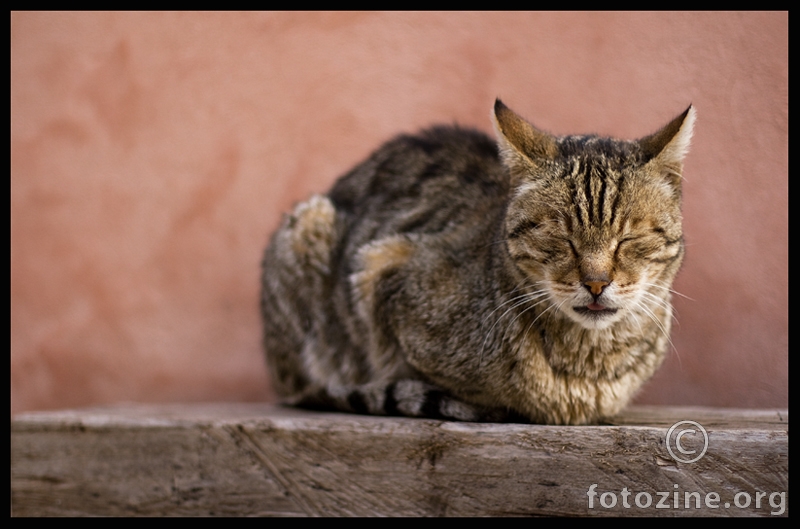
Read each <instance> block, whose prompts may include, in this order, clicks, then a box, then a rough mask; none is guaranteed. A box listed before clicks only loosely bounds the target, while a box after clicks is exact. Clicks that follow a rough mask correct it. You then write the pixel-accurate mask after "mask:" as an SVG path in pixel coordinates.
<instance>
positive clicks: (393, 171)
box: [328, 126, 509, 242]
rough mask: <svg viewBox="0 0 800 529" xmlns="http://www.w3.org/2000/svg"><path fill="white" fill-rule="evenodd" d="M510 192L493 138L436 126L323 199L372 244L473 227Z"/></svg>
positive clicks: (393, 148)
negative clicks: (381, 239) (389, 238)
mask: <svg viewBox="0 0 800 529" xmlns="http://www.w3.org/2000/svg"><path fill="white" fill-rule="evenodd" d="M508 190H509V179H508V174H507V171H505V170H504V168H503V166H502V164H501V161H500V157H499V154H498V150H497V143H496V142H495V141H494V140H492V139H491V138H489V137H488V136H487V135H486V134H484V133H482V132H480V131H477V130H473V129H468V128H462V127H458V126H437V127H433V128H429V129H426V130H423V131H421V132H420V133H418V134H414V135H401V136H397V137H396V138H394V139H392V140H390V141H389V142H387V143H385V144H384V145H383V146H382V147H380V148H379V149H378V150H376V151H375V152H374V153H373V154H372V155H371V156H370V157H369V158H368V159H367V160H366V161H364V162H363V163H361V164H360V165H358V166H357V167H355V168H354V169H353V170H352V171H350V172H349V173H347V174H346V175H345V176H343V177H342V178H340V179H339V180H338V181H337V182H336V184H335V185H334V186H333V188H332V189H331V191H330V193H329V194H328V196H329V198H330V200H331V202H332V203H333V205H334V207H335V208H336V210H337V212H339V213H340V214H342V215H343V216H344V217H345V218H346V219H347V224H348V231H353V230H355V231H360V230H359V228H358V226H360V225H367V224H368V225H369V226H365V227H366V228H367V230H366V231H368V232H369V233H363V236H366V237H367V238H368V239H372V238H376V237H380V236H382V235H388V234H397V233H429V234H430V233H437V232H441V231H443V230H445V229H447V228H448V227H455V226H461V225H464V223H465V222H467V223H468V224H471V222H469V220H470V219H471V218H475V219H477V218H479V216H480V215H485V214H486V212H487V210H491V209H497V208H498V206H500V205H502V204H503V203H504V201H505V199H506V196H507V194H508ZM351 235H356V234H352V233H351ZM357 238H359V239H361V238H362V237H357ZM362 242H363V241H362Z"/></svg>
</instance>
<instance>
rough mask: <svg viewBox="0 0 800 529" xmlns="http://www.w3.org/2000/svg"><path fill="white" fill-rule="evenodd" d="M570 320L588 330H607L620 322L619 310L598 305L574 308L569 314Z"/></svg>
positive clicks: (591, 304) (592, 304)
mask: <svg viewBox="0 0 800 529" xmlns="http://www.w3.org/2000/svg"><path fill="white" fill-rule="evenodd" d="M568 314H569V316H570V319H571V320H573V321H574V322H575V323H578V324H580V325H581V326H583V327H586V328H587V329H606V328H608V327H610V326H611V325H613V324H614V323H616V322H617V321H619V319H620V311H619V309H615V308H611V307H606V306H603V305H600V304H598V303H590V304H589V305H586V306H580V307H572V308H571V310H569V312H568Z"/></svg>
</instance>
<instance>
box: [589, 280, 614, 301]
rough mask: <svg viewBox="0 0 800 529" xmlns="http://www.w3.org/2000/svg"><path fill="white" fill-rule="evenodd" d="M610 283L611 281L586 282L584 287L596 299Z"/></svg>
mask: <svg viewBox="0 0 800 529" xmlns="http://www.w3.org/2000/svg"><path fill="white" fill-rule="evenodd" d="M608 283H609V281H604V280H593V281H584V282H583V286H585V287H586V289H587V290H588V291H589V292H591V294H592V295H593V296H594V297H595V298H596V297H597V296H599V295H600V294H602V293H603V289H604V288H606V286H607V285H608Z"/></svg>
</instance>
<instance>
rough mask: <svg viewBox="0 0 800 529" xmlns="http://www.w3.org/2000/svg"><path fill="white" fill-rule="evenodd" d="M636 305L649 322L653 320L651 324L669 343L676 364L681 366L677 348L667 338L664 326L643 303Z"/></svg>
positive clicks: (667, 334)
mask: <svg viewBox="0 0 800 529" xmlns="http://www.w3.org/2000/svg"><path fill="white" fill-rule="evenodd" d="M636 305H637V306H638V307H639V308H641V309H642V310H643V311H644V312H645V314H647V315H648V316H649V317H650V319H651V320H653V322H654V323H655V324H656V325H657V326H658V328H659V329H661V332H662V333H663V334H664V337H665V338H666V339H667V341H668V342H669V345H670V347H671V348H672V350H673V351H675V356H677V357H678V364H679V365H681V366H682V365H683V363H682V362H681V355H680V353H679V352H678V348H677V347H675V344H674V343H672V339H671V338H670V337H669V333H668V332H667V331H666V329H664V326H663V325H662V324H661V322H660V321H659V319H658V317H656V315H655V314H654V313H653V312H652V311H651V310H650V309H648V308H647V306H645V305H644V303H641V302H638V303H637V304H636Z"/></svg>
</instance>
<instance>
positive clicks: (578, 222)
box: [494, 99, 695, 329]
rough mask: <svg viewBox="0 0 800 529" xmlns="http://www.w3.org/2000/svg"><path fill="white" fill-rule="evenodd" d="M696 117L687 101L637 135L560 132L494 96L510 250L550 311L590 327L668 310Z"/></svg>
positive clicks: (679, 256)
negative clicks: (507, 182) (506, 178)
mask: <svg viewBox="0 0 800 529" xmlns="http://www.w3.org/2000/svg"><path fill="white" fill-rule="evenodd" d="M694 120H695V111H694V108H693V107H691V106H690V107H689V108H688V109H686V111H684V112H683V113H682V114H680V115H679V116H678V117H676V118H675V119H673V120H672V121H671V122H670V123H669V124H667V125H666V126H665V127H663V128H662V129H661V130H659V131H658V132H656V133H654V134H651V135H650V136H646V137H644V138H642V139H639V140H636V141H623V140H616V139H611V138H603V137H598V136H563V137H556V136H552V135H550V134H548V133H546V132H543V131H540V130H538V129H537V128H535V127H534V126H533V125H531V124H530V123H529V122H527V121H525V120H524V119H523V118H521V117H520V116H518V115H517V114H515V113H514V112H513V111H512V110H510V109H509V108H508V107H506V106H505V105H504V104H503V103H502V102H501V101H500V100H499V99H498V100H497V101H496V102H495V108H494V124H495V129H496V131H497V136H498V142H499V146H500V152H501V155H502V158H503V162H504V164H505V165H506V167H507V168H508V170H509V173H510V175H511V179H512V196H511V199H510V202H509V205H508V209H507V213H506V219H505V230H506V247H507V249H508V252H509V255H510V256H511V258H512V261H513V263H514V265H515V266H516V268H517V270H518V271H519V272H520V274H521V275H522V277H523V278H525V279H527V283H528V284H529V287H532V288H533V289H534V290H535V291H536V292H537V294H541V296H540V298H537V300H541V301H542V302H546V303H547V304H549V305H548V306H547V308H546V310H548V311H554V312H560V313H561V314H563V315H566V316H567V317H568V318H570V319H571V320H572V321H575V322H577V323H579V324H580V325H582V326H583V327H586V328H589V329H603V328H607V327H610V326H611V325H613V324H614V323H615V322H617V321H619V320H621V319H624V318H625V317H626V316H630V315H631V314H639V315H642V314H647V313H648V311H649V313H650V314H652V313H653V312H661V313H663V312H664V310H663V309H665V308H667V306H666V305H665V304H666V303H668V301H667V300H668V299H669V292H670V290H669V289H670V288H671V284H672V280H673V279H674V277H675V274H676V273H677V271H678V268H679V267H680V264H681V261H682V259H683V252H684V244H683V231H682V227H681V178H682V177H681V173H682V169H683V159H684V157H685V155H686V152H687V149H688V146H689V142H690V140H691V136H692V128H693V125H694ZM543 306H544V305H543ZM667 312H669V311H668V310H667Z"/></svg>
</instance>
